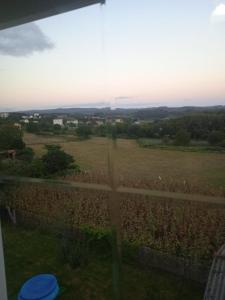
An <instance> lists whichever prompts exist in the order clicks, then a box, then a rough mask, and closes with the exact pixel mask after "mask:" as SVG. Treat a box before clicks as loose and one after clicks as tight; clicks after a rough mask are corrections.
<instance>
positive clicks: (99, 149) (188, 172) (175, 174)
mask: <svg viewBox="0 0 225 300" xmlns="http://www.w3.org/2000/svg"><path fill="white" fill-rule="evenodd" d="M24 140H25V142H26V143H27V145H29V146H30V147H32V148H33V149H34V150H35V152H36V154H37V155H41V154H42V153H43V152H44V147H43V146H44V144H46V143H59V144H60V145H61V146H62V147H63V149H64V150H65V151H66V152H68V153H70V154H71V155H73V156H74V158H75V159H76V161H77V162H78V163H79V164H80V166H81V168H82V169H83V170H88V171H91V172H94V173H103V174H105V173H106V172H107V154H108V149H109V145H110V142H109V140H108V139H106V138H97V137H94V138H92V139H89V140H85V141H75V140H74V141H73V140H72V138H71V137H69V138H68V137H63V136H59V137H47V136H35V135H32V134H25V136H24ZM116 170H117V174H118V177H119V178H120V179H121V180H124V181H132V182H139V181H148V180H149V181H150V180H158V179H159V176H160V178H161V179H162V180H173V181H179V182H183V181H187V182H189V183H191V184H193V185H196V186H197V185H201V186H203V187H204V186H205V185H210V186H214V187H219V186H221V187H225V172H224V170H225V154H220V153H201V152H182V151H176V150H160V149H145V148H142V147H140V146H139V145H138V144H137V142H136V141H135V140H127V139H119V140H118V142H117V150H116Z"/></svg>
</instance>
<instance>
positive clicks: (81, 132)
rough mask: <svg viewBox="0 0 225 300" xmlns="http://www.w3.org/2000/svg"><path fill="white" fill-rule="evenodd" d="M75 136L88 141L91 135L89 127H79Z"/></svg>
mask: <svg viewBox="0 0 225 300" xmlns="http://www.w3.org/2000/svg"><path fill="white" fill-rule="evenodd" d="M76 133H77V136H78V137H79V138H80V139H88V138H89V137H90V135H91V133H92V131H91V128H90V126H88V125H80V126H78V128H77V130H76Z"/></svg>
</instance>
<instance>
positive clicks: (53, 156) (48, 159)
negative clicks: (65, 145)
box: [41, 145, 75, 175]
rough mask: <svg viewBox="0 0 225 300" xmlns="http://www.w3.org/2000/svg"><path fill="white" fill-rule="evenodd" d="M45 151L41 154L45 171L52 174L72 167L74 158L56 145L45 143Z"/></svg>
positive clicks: (73, 166)
mask: <svg viewBox="0 0 225 300" xmlns="http://www.w3.org/2000/svg"><path fill="white" fill-rule="evenodd" d="M45 147H46V149H47V153H46V154H45V155H43V156H42V158H41V160H42V162H43V164H44V169H45V173H46V174H49V175H52V174H56V173H59V172H63V171H65V170H68V169H74V168H75V165H74V164H73V163H74V159H73V157H72V156H71V155H69V154H67V153H65V152H64V151H63V150H61V147H60V146H58V145H46V146H45Z"/></svg>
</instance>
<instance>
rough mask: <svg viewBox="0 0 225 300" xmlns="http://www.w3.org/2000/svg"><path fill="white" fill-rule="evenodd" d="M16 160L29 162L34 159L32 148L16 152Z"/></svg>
mask: <svg viewBox="0 0 225 300" xmlns="http://www.w3.org/2000/svg"><path fill="white" fill-rule="evenodd" d="M16 158H17V159H19V160H23V161H26V162H31V161H32V160H33V158H34V151H33V149H32V148H29V147H26V148H24V149H22V150H18V151H17V153H16Z"/></svg>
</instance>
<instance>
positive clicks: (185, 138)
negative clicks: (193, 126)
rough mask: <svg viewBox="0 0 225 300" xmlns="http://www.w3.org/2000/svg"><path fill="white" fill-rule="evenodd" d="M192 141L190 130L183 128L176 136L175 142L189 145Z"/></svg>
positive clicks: (177, 144)
mask: <svg viewBox="0 0 225 300" xmlns="http://www.w3.org/2000/svg"><path fill="white" fill-rule="evenodd" d="M190 141H191V135H190V133H189V132H188V131H186V130H184V129H181V130H179V131H178V132H177V134H176V136H175V141H174V144H175V145H176V146H189V145H190Z"/></svg>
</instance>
